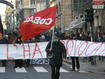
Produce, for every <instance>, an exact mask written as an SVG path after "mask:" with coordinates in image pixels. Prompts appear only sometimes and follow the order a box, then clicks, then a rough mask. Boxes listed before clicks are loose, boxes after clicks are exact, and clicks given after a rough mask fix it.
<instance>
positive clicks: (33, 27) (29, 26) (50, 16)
mask: <svg viewBox="0 0 105 79" xmlns="http://www.w3.org/2000/svg"><path fill="white" fill-rule="evenodd" d="M55 20H56V6H53V7H50V8H47V9H45V10H42V11H40V12H37V13H35V14H33V15H31V16H29V17H27V18H26V19H25V21H24V22H23V23H22V24H21V25H20V26H19V31H20V34H21V35H22V40H29V39H30V38H32V37H34V36H36V35H38V34H40V33H42V32H44V31H46V30H48V29H50V28H51V27H52V26H54V24H55Z"/></svg>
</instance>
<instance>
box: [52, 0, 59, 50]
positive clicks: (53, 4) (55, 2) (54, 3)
mask: <svg viewBox="0 0 105 79" xmlns="http://www.w3.org/2000/svg"><path fill="white" fill-rule="evenodd" d="M58 3H59V2H57V0H55V1H54V2H52V3H51V6H55V5H56V4H58ZM51 6H50V7H51ZM60 15H61V14H60ZM58 17H59V15H57V16H56V18H55V19H57V18H58ZM55 26H56V23H55ZM54 29H55V27H53V28H52V38H51V47H50V49H52V43H53V38H54V31H55V30H54Z"/></svg>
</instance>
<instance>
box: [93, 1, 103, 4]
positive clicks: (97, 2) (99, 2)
mask: <svg viewBox="0 0 105 79" xmlns="http://www.w3.org/2000/svg"><path fill="white" fill-rule="evenodd" d="M103 2H104V0H93V3H94V4H95V5H100V4H102V3H103Z"/></svg>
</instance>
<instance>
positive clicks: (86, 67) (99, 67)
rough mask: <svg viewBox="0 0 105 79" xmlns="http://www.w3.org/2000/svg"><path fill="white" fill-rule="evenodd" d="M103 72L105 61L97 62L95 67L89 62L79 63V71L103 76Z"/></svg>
mask: <svg viewBox="0 0 105 79" xmlns="http://www.w3.org/2000/svg"><path fill="white" fill-rule="evenodd" d="M104 70H105V61H103V62H102V61H97V64H96V65H91V63H90V62H80V71H86V72H91V73H102V74H105V72H104Z"/></svg>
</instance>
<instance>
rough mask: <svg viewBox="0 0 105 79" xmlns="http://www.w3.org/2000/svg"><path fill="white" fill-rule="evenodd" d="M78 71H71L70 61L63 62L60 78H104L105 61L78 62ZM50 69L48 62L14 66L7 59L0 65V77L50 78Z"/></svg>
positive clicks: (15, 78)
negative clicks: (6, 61)
mask: <svg viewBox="0 0 105 79" xmlns="http://www.w3.org/2000/svg"><path fill="white" fill-rule="evenodd" d="M80 65H81V66H80V71H71V64H70V63H67V62H66V63H63V66H62V67H61V69H60V73H61V75H60V79H104V78H105V72H104V69H105V68H104V66H105V62H102V61H99V62H97V64H96V65H91V64H90V62H82V61H81V62H80ZM50 76H51V70H50V66H49V65H48V64H41V65H38V64H36V65H30V66H29V67H26V66H23V67H22V68H14V62H13V61H8V63H7V66H6V67H1V66H0V79H51V78H50Z"/></svg>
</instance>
